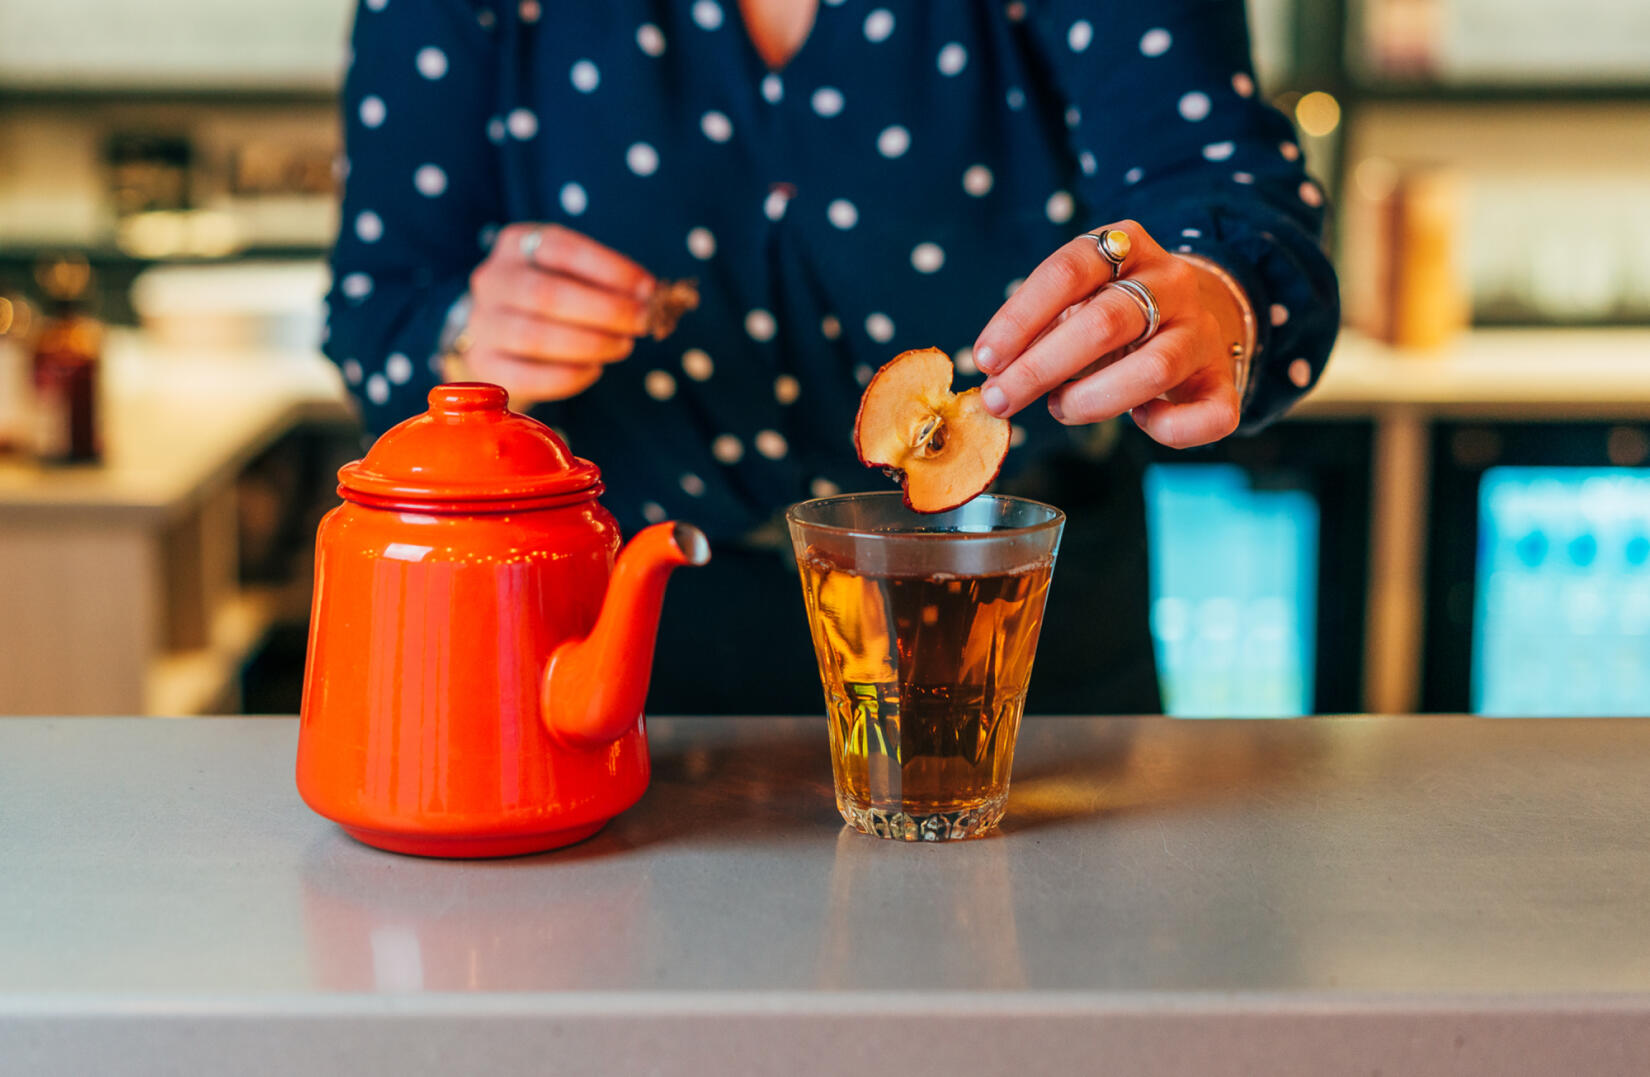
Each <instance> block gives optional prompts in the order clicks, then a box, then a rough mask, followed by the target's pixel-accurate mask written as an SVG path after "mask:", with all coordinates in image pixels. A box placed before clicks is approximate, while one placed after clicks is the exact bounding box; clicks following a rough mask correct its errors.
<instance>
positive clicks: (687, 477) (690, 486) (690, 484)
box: [677, 471, 705, 497]
mask: <svg viewBox="0 0 1650 1077" xmlns="http://www.w3.org/2000/svg"><path fill="white" fill-rule="evenodd" d="M677 482H679V483H681V486H682V493H684V494H686V495H688V496H689V497H703V496H705V480H704V479H701V478H700V477H699V476H697V475H695V474H694V473H693V472H691V471H684V472H682V477H681V478H680V479H678V480H677Z"/></svg>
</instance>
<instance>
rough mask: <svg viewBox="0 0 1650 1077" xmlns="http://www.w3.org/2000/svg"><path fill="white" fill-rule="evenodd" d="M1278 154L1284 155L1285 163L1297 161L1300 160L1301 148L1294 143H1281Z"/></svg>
mask: <svg viewBox="0 0 1650 1077" xmlns="http://www.w3.org/2000/svg"><path fill="white" fill-rule="evenodd" d="M1278 152H1279V153H1281V154H1283V159H1284V160H1285V161H1295V160H1299V159H1300V155H1301V148H1300V147H1299V146H1297V145H1295V144H1294V143H1293V142H1280V143H1278Z"/></svg>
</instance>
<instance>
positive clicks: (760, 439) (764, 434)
mask: <svg viewBox="0 0 1650 1077" xmlns="http://www.w3.org/2000/svg"><path fill="white" fill-rule="evenodd" d="M787 448H788V446H787V445H786V444H785V436H784V435H783V434H781V433H780V432H779V431H777V430H758V431H757V432H756V451H757V452H759V453H761V454H762V455H763V456H766V457H767V458H768V459H769V460H779V459H782V458H783V457H784V455H785V451H786V449H787Z"/></svg>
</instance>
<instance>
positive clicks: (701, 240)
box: [687, 228, 716, 262]
mask: <svg viewBox="0 0 1650 1077" xmlns="http://www.w3.org/2000/svg"><path fill="white" fill-rule="evenodd" d="M687 249H688V253H689V254H691V255H693V256H694V257H695V258H697V259H699V260H700V261H701V262H703V261H707V260H709V259H711V258H714V257H716V237H715V236H714V235H712V234H711V230H710V229H709V228H694V229H691V230H690V231H689V232H688V234H687Z"/></svg>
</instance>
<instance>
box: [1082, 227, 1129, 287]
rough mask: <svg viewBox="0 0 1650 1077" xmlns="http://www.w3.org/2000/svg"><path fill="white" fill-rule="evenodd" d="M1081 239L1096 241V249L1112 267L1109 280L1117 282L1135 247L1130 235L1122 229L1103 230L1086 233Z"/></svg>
mask: <svg viewBox="0 0 1650 1077" xmlns="http://www.w3.org/2000/svg"><path fill="white" fill-rule="evenodd" d="M1081 238H1083V239H1092V240H1094V249H1095V250H1097V251H1099V252H1100V257H1102V258H1104V259H1105V260H1106V262H1107V263H1108V264H1109V265H1110V266H1111V277H1110V278H1109V279H1110V280H1116V279H1117V275H1118V274H1119V273H1121V272H1122V271H1123V262H1124V261H1125V260H1127V259H1128V257H1129V251H1130V250H1131V249H1132V248H1133V247H1134V241H1133V240H1131V239H1130V238H1129V234H1128V233H1127V232H1125V231H1123V230H1122V229H1121V228H1102V229H1100V231H1098V232H1084V233H1083V235H1082V237H1081Z"/></svg>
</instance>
